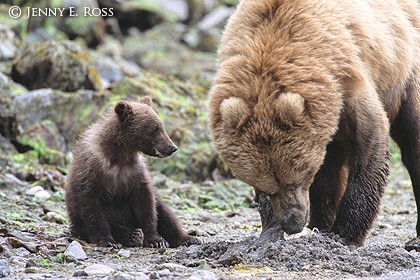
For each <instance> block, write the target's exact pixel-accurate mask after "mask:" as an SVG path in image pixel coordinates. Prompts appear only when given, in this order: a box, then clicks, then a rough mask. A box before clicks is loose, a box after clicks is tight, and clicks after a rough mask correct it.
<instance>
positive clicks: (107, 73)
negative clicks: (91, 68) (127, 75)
mask: <svg viewBox="0 0 420 280" xmlns="http://www.w3.org/2000/svg"><path fill="white" fill-rule="evenodd" d="M94 65H95V67H96V69H98V72H99V76H100V77H101V80H102V84H103V86H104V88H109V87H110V86H111V84H113V83H115V82H118V81H119V80H121V79H122V77H123V73H122V71H121V68H120V67H119V65H118V64H117V63H116V62H115V60H114V59H111V58H109V57H103V56H99V57H98V59H95V61H94Z"/></svg>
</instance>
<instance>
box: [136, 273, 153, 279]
mask: <svg viewBox="0 0 420 280" xmlns="http://www.w3.org/2000/svg"><path fill="white" fill-rule="evenodd" d="M134 278H135V279H136V280H149V279H150V278H149V276H147V275H146V273H144V272H136V274H135V276H134Z"/></svg>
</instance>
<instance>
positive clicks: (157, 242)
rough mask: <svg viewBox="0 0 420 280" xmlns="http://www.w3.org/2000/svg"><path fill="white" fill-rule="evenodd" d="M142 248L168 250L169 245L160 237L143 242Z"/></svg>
mask: <svg viewBox="0 0 420 280" xmlns="http://www.w3.org/2000/svg"><path fill="white" fill-rule="evenodd" d="M143 246H144V247H149V248H168V247H169V244H168V242H166V240H164V239H163V238H162V237H155V238H150V239H148V240H145V241H144V242H143Z"/></svg>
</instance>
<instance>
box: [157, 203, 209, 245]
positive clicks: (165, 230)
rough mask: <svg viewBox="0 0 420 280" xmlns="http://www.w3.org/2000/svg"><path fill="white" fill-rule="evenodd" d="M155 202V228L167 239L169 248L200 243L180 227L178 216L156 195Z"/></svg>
mask: <svg viewBox="0 0 420 280" xmlns="http://www.w3.org/2000/svg"><path fill="white" fill-rule="evenodd" d="M156 203H157V212H158V222H157V230H158V233H159V234H160V235H161V236H162V237H163V238H165V240H166V241H168V243H169V246H170V247H171V248H175V247H179V246H189V245H193V244H200V243H201V242H200V240H199V239H198V238H196V237H193V236H190V235H188V234H187V233H186V232H185V231H184V230H183V229H182V227H181V224H180V223H179V221H178V218H177V217H176V216H175V214H174V213H173V212H172V210H171V209H170V208H169V207H168V206H167V205H166V204H165V203H164V202H163V201H162V199H161V198H160V197H158V196H156Z"/></svg>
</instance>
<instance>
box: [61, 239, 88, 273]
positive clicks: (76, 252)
mask: <svg viewBox="0 0 420 280" xmlns="http://www.w3.org/2000/svg"><path fill="white" fill-rule="evenodd" d="M64 256H65V257H66V259H68V260H72V261H75V260H77V261H79V260H85V259H86V258H87V255H86V253H85V251H84V250H83V248H82V245H80V243H79V242H77V241H73V242H71V243H70V245H69V247H67V249H66V251H65V252H64ZM84 271H85V272H86V273H88V274H89V272H88V271H86V269H85V270H84ZM89 275H91V274H89Z"/></svg>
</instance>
